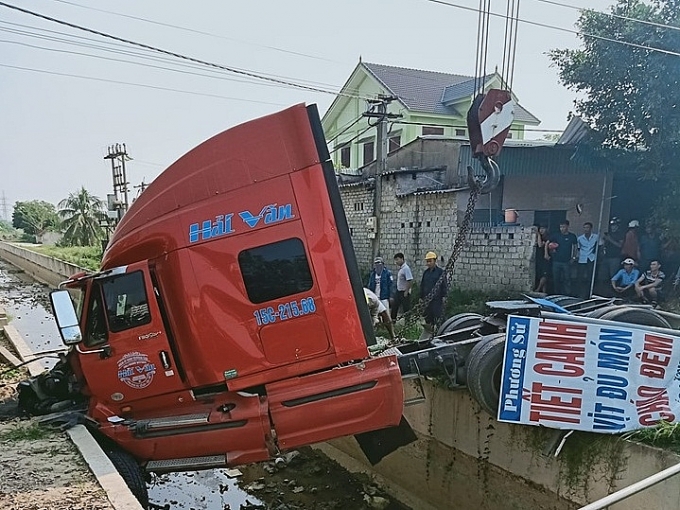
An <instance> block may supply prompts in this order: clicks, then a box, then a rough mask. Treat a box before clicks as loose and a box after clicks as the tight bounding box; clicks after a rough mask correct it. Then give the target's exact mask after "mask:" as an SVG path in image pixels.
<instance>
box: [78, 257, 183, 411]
mask: <svg viewBox="0 0 680 510" xmlns="http://www.w3.org/2000/svg"><path fill="white" fill-rule="evenodd" d="M156 296H157V294H156V291H155V289H154V286H153V283H152V279H151V275H150V273H149V267H148V264H147V263H146V262H139V263H135V264H130V265H128V266H125V267H122V268H116V269H114V270H112V271H111V272H110V273H107V274H106V275H105V276H102V277H97V278H94V279H93V280H92V281H91V282H90V284H89V286H88V291H87V295H86V300H87V301H86V303H87V304H86V308H85V314H83V315H84V316H83V321H84V324H83V326H84V327H83V331H84V335H83V343H82V344H81V345H79V352H80V362H81V367H82V371H83V375H84V377H85V379H86V381H87V385H88V387H89V389H90V392H91V393H92V395H93V396H94V397H95V398H97V399H98V400H100V401H104V402H109V403H114V402H115V403H117V404H125V403H128V402H131V401H135V400H139V399H143V398H148V397H152V396H156V395H161V394H165V393H171V392H173V391H177V390H180V389H182V388H183V384H182V381H181V378H180V376H179V373H178V369H177V364H176V360H175V359H174V356H173V353H172V350H171V346H170V341H169V339H168V333H167V331H166V330H165V327H164V324H163V320H162V317H161V313H160V309H159V305H158V301H157V297H156Z"/></svg>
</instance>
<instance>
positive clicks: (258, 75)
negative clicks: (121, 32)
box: [0, 2, 369, 99]
mask: <svg viewBox="0 0 680 510" xmlns="http://www.w3.org/2000/svg"><path fill="white" fill-rule="evenodd" d="M0 6H2V7H7V8H8V9H12V10H15V11H18V12H22V13H24V14H28V15H30V16H34V17H37V18H40V19H43V20H46V21H49V22H52V23H57V24H59V25H63V26H67V27H70V28H73V29H76V30H81V31H84V32H88V33H91V34H95V35H99V36H101V37H105V38H108V39H112V40H114V41H118V42H123V43H126V44H130V45H133V46H137V47H140V48H145V49H147V50H150V51H155V52H158V53H161V54H164V55H168V56H171V57H175V58H178V59H182V60H186V61H189V62H195V63H198V64H202V65H205V66H208V67H213V68H216V69H222V70H223V71H227V72H230V73H233V74H238V75H242V76H248V77H250V78H255V79H260V80H265V81H270V82H273V83H278V84H281V85H288V86H291V87H294V88H298V89H301V90H307V91H311V92H320V93H322V94H331V95H335V96H345V97H352V98H355V97H360V96H358V95H356V94H347V93H344V92H342V91H341V90H340V91H332V90H327V89H323V88H320V87H313V86H309V85H304V84H302V83H297V82H294V81H291V80H287V79H280V78H274V77H271V76H266V75H264V74H261V73H256V72H254V71H250V70H244V69H238V68H235V67H231V66H226V65H222V64H216V63H214V62H208V61H206V60H201V59H198V58H195V57H190V56H187V55H183V54H181V53H176V52H173V51H168V50H164V49H162V48H158V47H156V46H151V45H149V44H145V43H140V42H137V41H132V40H130V39H125V38H123V37H118V36H116V35H113V34H109V33H106V32H101V31H99V30H94V29H92V28H88V27H83V26H81V25H77V24H75V23H71V22H68V21H64V20H60V19H57V18H53V17H51V16H46V15H44V14H40V13H38V12H35V11H30V10H28V9H24V8H22V7H18V6H16V5H12V4H8V3H6V2H0ZM361 98H362V99H369V98H364V97H361Z"/></svg>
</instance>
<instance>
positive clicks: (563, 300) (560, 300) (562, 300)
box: [550, 296, 583, 307]
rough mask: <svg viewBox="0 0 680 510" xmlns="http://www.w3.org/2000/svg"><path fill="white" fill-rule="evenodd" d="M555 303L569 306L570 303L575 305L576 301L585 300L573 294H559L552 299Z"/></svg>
mask: <svg viewBox="0 0 680 510" xmlns="http://www.w3.org/2000/svg"><path fill="white" fill-rule="evenodd" d="M550 301H552V302H553V303H555V304H556V305H560V306H561V307H565V306H569V305H574V304H576V303H580V302H581V301H583V300H582V299H581V298H577V297H573V296H558V297H556V298H554V299H551V300H550Z"/></svg>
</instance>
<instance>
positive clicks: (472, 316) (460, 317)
mask: <svg viewBox="0 0 680 510" xmlns="http://www.w3.org/2000/svg"><path fill="white" fill-rule="evenodd" d="M481 320H482V316H481V315H479V314H478V313H459V314H457V315H453V316H451V317H449V318H448V319H446V320H445V321H444V323H443V324H442V325H441V326H439V329H438V330H437V335H443V334H445V333H453V332H454V331H456V330H458V329H463V328H469V327H470V326H474V325H476V324H478V323H480V321H481Z"/></svg>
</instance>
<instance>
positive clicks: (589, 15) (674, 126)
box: [550, 0, 680, 235]
mask: <svg viewBox="0 0 680 510" xmlns="http://www.w3.org/2000/svg"><path fill="white" fill-rule="evenodd" d="M610 12H611V14H612V15H608V14H604V13H597V12H595V11H591V10H584V11H581V15H580V17H579V20H578V22H577V26H578V29H579V31H580V32H581V34H584V35H581V36H580V38H581V39H582V41H583V48H582V49H577V50H565V49H558V50H553V51H551V52H550V57H551V60H552V62H553V64H554V65H555V66H556V67H557V68H558V70H559V74H560V78H561V81H562V82H563V83H564V85H566V86H567V88H569V89H571V90H574V91H577V92H579V93H580V99H578V100H577V101H576V102H575V106H576V110H577V112H578V113H579V114H580V115H581V116H582V118H583V119H584V120H585V121H586V122H587V123H588V124H589V125H590V126H591V127H592V128H593V129H594V136H593V140H592V141H593V142H594V145H596V146H602V147H603V148H604V150H606V148H617V149H624V150H625V153H624V155H623V156H621V155H620V154H619V156H618V157H617V159H616V162H615V163H614V164H613V166H614V167H616V166H617V165H619V164H624V165H626V166H630V165H633V166H635V167H636V168H637V169H639V170H642V171H643V172H644V173H645V175H646V176H647V178H649V179H657V178H662V179H663V181H664V184H663V186H660V188H661V189H663V191H664V193H663V195H662V196H660V197H659V202H658V206H657V209H656V211H655V214H656V216H657V219H658V220H661V221H662V222H663V223H665V225H666V227H670V229H671V230H672V231H674V233H675V234H676V235H680V201H679V200H678V197H679V196H680V176H678V172H677V168H678V157H680V55H678V53H680V30H678V28H680V0H652V1H651V2H644V1H642V0H618V1H617V3H616V4H615V5H614V6H613V7H612V8H611V11H610ZM631 18H632V19H631ZM634 20H642V21H644V22H646V23H643V22H640V21H634ZM585 34H589V35H590V36H588V35H585ZM592 36H597V37H592ZM612 40H615V41H623V42H626V43H629V45H625V44H620V43H618V42H613V41H612ZM646 48H656V49H658V50H661V51H654V50H651V49H646ZM609 155H610V156H611V153H610V154H609ZM610 162H611V161H610Z"/></svg>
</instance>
